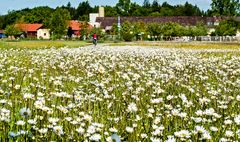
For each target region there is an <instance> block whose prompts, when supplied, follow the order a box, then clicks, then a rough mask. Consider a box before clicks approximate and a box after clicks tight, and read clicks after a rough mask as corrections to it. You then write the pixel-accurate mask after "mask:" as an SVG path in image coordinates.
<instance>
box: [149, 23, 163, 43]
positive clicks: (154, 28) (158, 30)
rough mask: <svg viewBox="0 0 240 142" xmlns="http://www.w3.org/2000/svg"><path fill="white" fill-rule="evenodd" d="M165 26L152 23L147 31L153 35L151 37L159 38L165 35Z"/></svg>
mask: <svg viewBox="0 0 240 142" xmlns="http://www.w3.org/2000/svg"><path fill="white" fill-rule="evenodd" d="M162 30H163V24H160V23H150V24H148V26H147V31H148V33H149V34H150V35H151V37H152V36H153V37H157V39H159V37H160V36H161V35H162V34H163V31H162Z"/></svg>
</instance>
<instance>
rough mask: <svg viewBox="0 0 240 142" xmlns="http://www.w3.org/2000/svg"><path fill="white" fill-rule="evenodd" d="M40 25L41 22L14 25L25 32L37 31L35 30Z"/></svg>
mask: <svg viewBox="0 0 240 142" xmlns="http://www.w3.org/2000/svg"><path fill="white" fill-rule="evenodd" d="M42 26H43V24H16V25H15V27H16V28H18V29H19V30H21V31H25V32H37V30H38V29H39V28H41V27H42Z"/></svg>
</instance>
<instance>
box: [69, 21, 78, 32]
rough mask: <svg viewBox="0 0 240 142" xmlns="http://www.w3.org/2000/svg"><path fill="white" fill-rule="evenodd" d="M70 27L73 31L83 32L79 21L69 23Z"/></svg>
mask: <svg viewBox="0 0 240 142" xmlns="http://www.w3.org/2000/svg"><path fill="white" fill-rule="evenodd" d="M68 26H69V27H71V28H72V30H73V31H80V30H81V28H80V26H81V23H80V22H78V21H75V20H71V21H69V25H68Z"/></svg>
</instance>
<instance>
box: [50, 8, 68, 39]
mask: <svg viewBox="0 0 240 142" xmlns="http://www.w3.org/2000/svg"><path fill="white" fill-rule="evenodd" d="M69 19H70V13H69V11H67V10H66V9H61V8H59V9H57V10H56V11H55V12H54V13H53V14H52V16H51V20H50V29H51V31H50V32H51V33H52V36H53V37H54V38H57V39H60V38H61V37H62V36H63V35H66V34H67V30H66V29H67V26H68V20H69Z"/></svg>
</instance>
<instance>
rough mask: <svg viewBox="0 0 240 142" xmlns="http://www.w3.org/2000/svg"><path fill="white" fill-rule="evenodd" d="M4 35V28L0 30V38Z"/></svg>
mask: <svg viewBox="0 0 240 142" xmlns="http://www.w3.org/2000/svg"><path fill="white" fill-rule="evenodd" d="M5 37H6V36H5V34H4V30H0V39H1V38H5Z"/></svg>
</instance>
